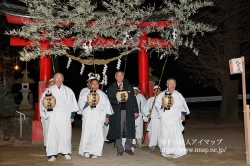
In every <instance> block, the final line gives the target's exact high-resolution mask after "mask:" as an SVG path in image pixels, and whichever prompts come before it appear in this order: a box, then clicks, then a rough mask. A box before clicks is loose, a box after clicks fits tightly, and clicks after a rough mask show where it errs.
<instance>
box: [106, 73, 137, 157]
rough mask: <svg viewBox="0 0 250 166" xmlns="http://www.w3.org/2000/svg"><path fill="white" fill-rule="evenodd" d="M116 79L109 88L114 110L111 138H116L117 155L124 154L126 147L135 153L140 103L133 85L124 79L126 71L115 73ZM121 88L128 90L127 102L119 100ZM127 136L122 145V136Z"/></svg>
mask: <svg viewBox="0 0 250 166" xmlns="http://www.w3.org/2000/svg"><path fill="white" fill-rule="evenodd" d="M115 79H116V81H115V82H114V83H113V84H111V85H110V86H109V87H108V89H107V94H108V98H109V101H110V103H111V105H112V108H113V110H114V114H113V115H112V116H110V123H109V126H110V127H109V139H116V147H117V156H119V155H120V156H122V154H123V152H124V149H125V152H126V153H128V154H129V155H134V152H133V151H132V150H131V147H132V140H133V139H134V138H135V118H137V117H138V105H137V102H136V97H135V94H134V90H133V87H132V85H131V84H130V83H129V82H128V81H127V80H126V79H124V73H123V72H121V71H118V72H116V73H115ZM119 89H124V90H126V91H127V92H128V99H127V101H126V102H119V101H118V100H117V98H116V94H117V92H118V90H119ZM123 135H124V136H125V137H126V142H125V148H124V147H123V145H122V137H123Z"/></svg>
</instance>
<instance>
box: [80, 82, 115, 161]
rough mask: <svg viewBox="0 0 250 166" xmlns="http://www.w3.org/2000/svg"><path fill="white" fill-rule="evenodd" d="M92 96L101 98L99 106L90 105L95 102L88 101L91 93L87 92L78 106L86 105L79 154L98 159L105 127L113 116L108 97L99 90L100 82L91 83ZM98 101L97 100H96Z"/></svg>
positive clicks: (83, 113) (100, 154)
mask: <svg viewBox="0 0 250 166" xmlns="http://www.w3.org/2000/svg"><path fill="white" fill-rule="evenodd" d="M90 88H91V91H95V93H94V92H92V93H93V94H92V96H94V98H96V96H97V95H98V96H99V101H96V102H97V103H98V104H97V105H95V106H94V107H93V106H91V105H89V103H91V102H92V101H93V100H90V99H88V97H89V95H90V92H88V91H85V92H84V93H83V94H82V96H80V98H79V100H78V105H80V106H81V105H82V103H83V104H84V105H85V107H83V108H82V109H81V111H80V112H81V114H82V120H83V123H82V135H81V141H80V146H79V154H80V155H81V156H83V155H84V156H85V157H91V158H98V157H99V156H102V149H103V144H104V138H103V126H104V124H108V122H109V116H110V115H112V114H113V110H112V107H111V105H110V102H109V100H108V97H107V95H106V94H105V93H104V92H102V91H101V90H100V89H99V81H98V80H97V79H92V80H91V81H90ZM94 100H96V99H94Z"/></svg>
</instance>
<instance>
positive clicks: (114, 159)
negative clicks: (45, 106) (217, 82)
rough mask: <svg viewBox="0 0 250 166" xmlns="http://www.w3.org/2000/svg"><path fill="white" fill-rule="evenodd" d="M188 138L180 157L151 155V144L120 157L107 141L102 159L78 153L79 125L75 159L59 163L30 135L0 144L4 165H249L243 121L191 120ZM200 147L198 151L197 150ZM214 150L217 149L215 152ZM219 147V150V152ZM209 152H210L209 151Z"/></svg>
mask: <svg viewBox="0 0 250 166" xmlns="http://www.w3.org/2000/svg"><path fill="white" fill-rule="evenodd" d="M185 127H186V129H185V133H184V137H185V141H186V143H187V145H186V146H187V148H188V149H189V150H190V151H191V150H193V152H189V153H188V154H187V155H186V156H184V157H181V158H178V159H169V158H164V157H162V156H161V155H160V152H159V149H157V150H156V151H155V152H153V153H152V154H150V153H149V152H148V150H147V148H148V147H146V146H145V147H143V148H137V149H136V152H135V153H136V154H135V156H129V155H128V154H126V153H124V154H123V156H116V149H115V148H114V144H106V143H105V144H104V150H103V156H102V157H100V158H98V159H89V158H84V157H81V156H79V155H78V147H79V141H80V134H81V127H80V125H75V126H74V128H73V139H72V152H73V154H72V160H69V161H66V160H65V159H64V157H63V156H62V155H58V157H57V160H56V161H55V162H47V158H46V155H45V149H44V147H43V145H42V144H31V139H30V138H25V139H21V140H18V141H16V142H15V143H14V144H12V145H1V146H0V165H4V166H12V165H13V166H17V165H18V166H22V165H23V166H35V165H37V166H43V165H51V166H64V165H67V166H95V165H103V166H105V165H107V166H123V165H129V166H130V165H136V166H140V165H143V166H147V165H150V166H151V165H152V166H161V165H164V166H165V165H169V166H174V165H185V166H186V165H187V166H191V165H192V166H203V165H204V166H217V165H218V166H237V165H246V159H245V144H244V143H245V141H244V127H243V123H237V124H223V125H218V124H213V123H201V122H192V121H187V123H186V125H185ZM195 150H196V151H195ZM211 150H213V151H211ZM216 150H217V152H216ZM208 151H209V152H208Z"/></svg>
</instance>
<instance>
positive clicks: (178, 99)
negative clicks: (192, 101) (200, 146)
mask: <svg viewBox="0 0 250 166" xmlns="http://www.w3.org/2000/svg"><path fill="white" fill-rule="evenodd" d="M165 92H166V91H164V92H162V93H160V94H159V95H158V96H157V98H156V103H155V107H156V109H157V110H158V112H159V117H160V118H161V130H162V132H161V133H162V136H161V144H160V148H161V153H162V155H163V156H165V155H168V154H174V155H176V156H178V157H180V156H183V155H185V154H187V152H186V147H185V142H184V138H183V135H182V131H183V130H184V127H183V125H182V120H181V112H186V114H189V113H190V112H189V109H188V106H187V103H186V101H185V99H184V97H183V96H182V95H181V93H179V92H178V91H176V90H175V91H174V92H173V93H172V97H173V98H174V104H173V106H172V107H171V108H170V110H165V111H164V108H163V107H162V97H163V96H164V95H165Z"/></svg>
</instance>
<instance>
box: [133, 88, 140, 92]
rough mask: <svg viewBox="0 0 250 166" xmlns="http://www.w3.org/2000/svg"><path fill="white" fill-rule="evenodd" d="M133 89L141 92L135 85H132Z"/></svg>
mask: <svg viewBox="0 0 250 166" xmlns="http://www.w3.org/2000/svg"><path fill="white" fill-rule="evenodd" d="M133 89H135V90H138V92H141V91H140V90H139V89H138V88H137V87H133Z"/></svg>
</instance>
